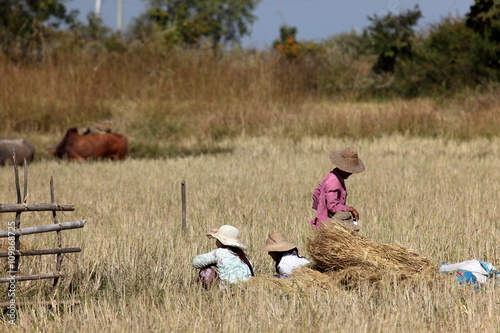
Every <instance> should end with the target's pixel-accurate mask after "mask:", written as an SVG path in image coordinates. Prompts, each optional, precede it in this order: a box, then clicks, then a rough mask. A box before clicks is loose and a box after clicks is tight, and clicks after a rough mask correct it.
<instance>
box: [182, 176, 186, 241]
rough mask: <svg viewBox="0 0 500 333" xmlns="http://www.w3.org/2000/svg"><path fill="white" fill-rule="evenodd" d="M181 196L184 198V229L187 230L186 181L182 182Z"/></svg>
mask: <svg viewBox="0 0 500 333" xmlns="http://www.w3.org/2000/svg"><path fill="white" fill-rule="evenodd" d="M181 198H182V231H184V232H186V182H185V181H184V180H183V181H182V182H181Z"/></svg>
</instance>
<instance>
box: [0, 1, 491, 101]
mask: <svg viewBox="0 0 500 333" xmlns="http://www.w3.org/2000/svg"><path fill="white" fill-rule="evenodd" d="M258 2H259V0H231V1H228V0H187V1H186V0H149V3H148V4H149V6H148V9H147V11H146V12H144V13H142V14H141V15H140V16H139V17H137V18H136V19H135V20H134V22H133V23H132V24H131V25H130V26H129V27H128V28H127V29H126V31H124V33H123V34H119V33H117V32H115V31H113V30H111V29H110V28H109V27H106V26H105V25H104V24H103V22H102V20H101V19H100V18H99V17H97V16H96V15H95V14H93V13H91V14H89V15H88V16H87V22H85V23H84V22H81V21H80V20H78V19H77V15H78V12H76V11H68V10H67V8H66V6H65V5H64V3H65V1H63V0H37V1H33V0H3V1H1V2H0V44H1V56H2V61H9V62H15V63H34V62H37V61H41V60H43V59H44V58H46V57H53V56H56V55H57V53H59V52H62V51H64V52H68V50H69V51H71V49H75V50H81V49H82V48H87V49H90V50H91V51H92V52H94V53H99V52H115V53H122V54H126V52H127V50H129V49H130V48H131V46H132V45H136V44H137V43H141V44H142V45H144V46H145V48H153V49H155V50H159V51H162V50H176V51H179V52H183V51H184V50H190V51H191V50H193V49H194V50H197V49H206V48H209V49H210V50H211V52H212V53H213V55H214V58H217V57H220V56H221V55H222V54H225V53H228V52H231V51H232V50H234V49H240V50H241V45H240V42H241V39H242V38H243V37H244V36H246V35H248V34H249V31H250V28H251V25H252V24H253V22H255V20H256V19H257V17H256V16H255V15H254V14H253V11H254V10H255V8H256V6H257V4H258ZM421 18H422V12H421V11H420V9H419V8H418V6H415V7H414V8H413V9H410V10H407V11H405V12H401V13H398V14H394V13H389V14H387V15H385V16H377V15H374V16H371V17H369V18H368V19H369V24H368V26H367V27H366V28H364V29H363V31H361V32H355V31H352V32H350V33H344V34H338V35H334V36H332V37H331V38H328V39H326V40H324V41H321V42H312V41H300V40H297V38H296V35H297V28H296V27H290V26H286V25H283V26H282V27H281V28H280V31H279V33H280V35H279V38H278V39H277V40H276V41H275V42H274V43H273V46H272V47H271V48H270V49H269V50H263V51H262V52H266V53H272V54H275V55H276V57H279V59H280V62H279V63H280V65H279V66H281V70H282V71H283V73H285V74H284V75H285V76H286V73H289V75H297V73H300V75H301V76H302V77H305V78H306V79H305V80H303V82H304V87H303V89H305V90H308V91H310V92H311V93H312V94H321V95H333V94H335V93H338V92H341V91H346V90H353V89H363V91H364V92H366V94H365V95H366V96H387V97H392V96H402V97H415V96H425V95H436V94H450V93H451V94H453V93H457V92H461V91H463V90H466V89H478V88H485V87H486V88H491V87H494V88H495V87H497V85H498V81H499V79H500V1H499V0H475V1H474V3H473V4H472V5H471V7H470V9H469V12H468V13H467V14H466V15H465V16H464V17H447V18H443V19H442V20H441V21H439V22H437V23H435V24H433V25H431V26H430V27H427V28H425V29H420V30H418V29H417V24H418V21H419V20H420V19H421ZM246 51H248V52H255V50H246Z"/></svg>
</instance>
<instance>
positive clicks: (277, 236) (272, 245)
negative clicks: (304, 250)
mask: <svg viewBox="0 0 500 333" xmlns="http://www.w3.org/2000/svg"><path fill="white" fill-rule="evenodd" d="M296 247H297V245H295V244H292V243H290V242H288V241H287V240H286V238H285V236H284V235H283V234H282V233H281V232H279V231H274V232H271V233H270V234H269V235H268V236H267V239H266V244H264V245H262V246H261V247H260V248H259V250H261V251H266V252H285V251H290V250H292V249H295V248H296Z"/></svg>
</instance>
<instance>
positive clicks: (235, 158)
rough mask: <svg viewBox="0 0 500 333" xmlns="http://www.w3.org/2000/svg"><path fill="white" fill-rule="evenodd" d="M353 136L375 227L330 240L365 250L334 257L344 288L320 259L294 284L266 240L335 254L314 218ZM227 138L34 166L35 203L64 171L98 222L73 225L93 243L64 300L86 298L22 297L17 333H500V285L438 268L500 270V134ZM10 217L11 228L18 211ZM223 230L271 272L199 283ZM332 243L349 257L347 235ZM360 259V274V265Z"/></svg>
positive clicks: (9, 187) (354, 195)
mask: <svg viewBox="0 0 500 333" xmlns="http://www.w3.org/2000/svg"><path fill="white" fill-rule="evenodd" d="M348 145H349V146H353V147H355V148H356V149H358V151H359V154H360V157H361V158H362V159H363V161H364V162H365V164H366V167H367V169H366V172H364V173H362V174H358V175H354V176H352V177H351V178H349V179H348V181H347V183H346V184H347V188H348V191H349V196H348V202H349V203H350V204H352V205H353V206H355V207H356V209H357V210H358V211H359V212H360V220H359V223H360V227H361V232H360V234H359V235H357V237H355V239H351V238H350V237H351V236H348V235H344V234H342V230H340V231H339V230H337V229H334V231H335V232H334V233H333V234H329V235H328V237H337V238H339V237H340V238H339V240H338V241H339V242H342V241H343V240H342V238H344V241H345V240H349V242H351V241H352V242H354V243H353V244H359V246H360V247H361V249H359V251H358V250H353V248H352V246H354V245H353V244H348V247H345V250H346V251H345V252H339V253H336V254H335V256H336V257H335V256H328V257H325V258H322V261H323V262H324V264H326V265H336V268H337V272H343V273H344V275H345V276H343V277H342V276H338V277H336V278H337V281H339V282H340V283H332V281H334V278H335V277H334V276H333V275H331V274H332V272H326V271H325V272H324V273H323V272H317V271H314V272H311V271H310V270H307V269H305V270H304V271H300V272H297V274H296V276H295V277H294V278H292V279H290V280H288V281H285V280H279V279H276V278H273V277H272V275H273V274H274V267H273V264H272V262H271V259H270V257H269V256H268V255H267V254H265V253H262V252H260V251H258V250H257V249H258V247H259V246H261V245H262V244H263V243H264V242H265V239H266V237H267V235H268V233H269V232H271V231H274V230H280V231H282V232H283V233H284V234H285V235H286V237H287V239H288V240H289V241H291V242H294V243H295V244H297V245H298V247H299V252H300V254H301V255H303V256H305V257H307V258H308V259H310V260H312V259H313V258H314V256H316V257H317V258H320V257H318V255H317V254H315V252H314V251H311V253H309V248H310V246H308V240H314V239H315V238H314V237H315V235H314V233H313V231H312V230H311V227H310V225H309V223H308V221H309V220H310V219H311V218H312V216H313V211H312V210H311V191H312V190H313V189H314V187H315V186H316V185H317V183H318V182H319V181H320V180H321V179H322V177H323V176H324V174H325V173H326V172H328V171H329V170H330V168H331V165H330V162H329V160H328V151H329V150H330V149H333V148H343V147H346V146H348ZM220 146H221V148H230V149H227V150H224V151H229V152H228V153H221V154H218V155H197V156H188V157H185V158H170V159H156V160H153V159H151V160H139V159H131V158H129V159H127V160H125V161H123V162H119V163H113V162H111V161H102V162H89V163H65V162H58V161H55V160H44V161H35V162H34V163H33V164H31V165H30V184H29V190H30V192H29V196H28V202H31V203H33V202H44V201H46V200H49V199H50V197H49V192H48V182H49V177H50V176H51V175H53V176H54V183H55V193H56V198H55V200H56V202H60V203H72V204H75V208H76V209H75V211H74V212H67V213H65V214H61V222H65V221H73V220H79V219H86V220H87V221H88V222H87V224H86V225H85V228H83V229H78V230H75V231H72V232H70V233H67V234H64V235H63V240H64V243H63V246H65V245H71V246H80V247H81V248H82V250H83V251H82V252H81V253H78V254H72V255H71V256H66V257H65V259H64V261H63V268H64V270H65V271H67V272H69V275H68V276H67V277H65V278H63V279H61V281H60V284H61V285H60V290H59V293H58V299H59V300H63V301H75V302H76V301H78V302H80V305H76V306H61V307H56V308H48V307H45V306H39V305H38V306H37V305H32V306H27V307H22V308H20V309H18V315H19V317H18V321H17V324H16V326H15V327H10V326H8V324H7V323H5V322H3V323H2V324H1V325H2V327H3V328H4V329H9V330H10V331H11V332H36V331H40V332H64V331H69V332H96V331H108V332H137V331H151V332H193V331H196V332H241V331H243V332H311V331H314V332H335V331H341V332H387V331H395V332H410V331H411V332H436V331H445V332H449V331H458V330H459V331H461V332H472V331H477V330H481V331H484V332H496V331H497V330H498V327H500V318H499V316H498V309H499V304H500V293H499V292H498V285H496V286H495V285H491V286H489V287H488V288H485V289H481V290H478V291H475V290H474V289H473V288H467V287H466V288H463V287H459V286H458V284H457V283H456V279H455V278H454V277H452V276H447V275H444V274H443V275H439V276H438V279H439V280H437V281H438V283H436V282H435V281H436V280H434V279H433V278H428V277H427V276H426V275H425V272H426V267H428V265H431V266H432V265H434V263H440V262H441V261H445V262H448V263H454V262H460V261H463V260H468V259H473V258H478V259H482V260H484V261H488V262H491V263H493V264H494V265H495V266H497V267H498V266H500V248H499V244H500V238H499V237H500V232H499V228H500V226H499V224H498V221H500V210H499V208H498V207H499V206H498V202H500V182H499V181H498V179H500V168H498V161H499V160H500V141H499V140H498V139H475V140H471V141H454V140H445V139H423V138H410V137H404V136H388V137H382V138H379V139H362V140H349V139H333V138H307V137H304V138H302V139H300V140H286V139H276V138H271V137H259V138H249V137H239V138H237V139H235V140H231V141H225V142H221V143H220ZM182 180H185V181H186V192H187V230H186V232H185V233H184V232H183V231H182V229H181V196H180V190H181V187H180V184H181V181H182ZM0 184H2V185H1V186H2V187H1V191H0V202H2V203H12V202H15V200H16V194H15V187H14V183H13V172H12V170H11V169H10V168H3V169H0ZM2 218H3V220H2V223H4V225H5V223H6V222H7V221H8V220H10V219H11V218H12V216H3V217H2ZM40 221H42V222H45V223H40ZM22 223H23V226H24V227H29V226H32V225H35V224H49V223H52V221H51V215H50V213H49V214H43V213H36V214H32V215H29V216H28V215H26V216H25V215H23V222H22ZM223 224H232V225H234V226H236V227H238V229H239V230H240V232H241V234H240V237H241V239H242V241H243V242H244V243H245V245H246V246H247V248H248V254H249V257H250V259H251V261H252V262H253V263H254V266H255V270H256V273H257V278H256V279H255V280H252V281H251V282H249V283H242V284H239V285H236V286H231V287H229V288H223V289H220V290H217V289H213V290H210V291H208V292H206V291H203V290H202V289H201V288H199V287H198V286H196V285H194V284H193V281H194V279H195V277H196V270H195V269H194V268H192V267H191V265H190V263H191V260H192V259H193V258H194V256H196V255H197V254H200V253H204V252H208V251H210V250H212V249H213V248H214V241H213V240H210V239H208V238H207V237H206V236H205V233H206V232H207V230H209V228H210V227H212V226H214V227H220V226H221V225H223ZM51 237H55V235H47V236H46V238H42V237H40V238H38V237H31V236H26V237H25V239H26V242H27V243H26V247H27V248H29V249H44V248H47V247H49V246H53V244H54V243H55V238H51ZM324 242H329V238H328V239H326V238H325V240H324ZM309 244H311V243H309ZM322 246H326V247H328V246H333V247H332V248H331V249H332V251H333V250H334V249H335V251H338V249H336V248H335V246H336V245H335V244H330V243H328V244H324V245H322ZM356 246H357V245H356ZM348 249H349V250H350V251H352V252H353V253H352V256H350V255H349V253H348V252H347V250H348ZM410 249H411V251H410ZM366 250H368V251H366ZM388 253H389V255H388ZM415 253H416V254H417V255H415ZM365 256H366V260H360V258H361V259H364V258H365ZM337 259H339V261H337ZM353 261H355V262H356V263H358V264H359V265H357V266H353V267H357V268H356V270H357V271H349V269H350V268H349V267H350V266H351V263H352V262H353ZM53 263H54V260H53V258H52V257H51V258H48V259H47V260H45V259H40V258H37V259H35V258H33V259H26V260H23V261H22V262H21V269H28V270H30V271H35V272H38V271H42V272H45V271H50V270H51V269H53V266H52V265H53ZM366 263H368V265H367V266H362V265H363V264H366ZM415 263H416V264H415ZM413 264H415V266H414V267H412V265H413ZM27 265H29V266H27ZM328 267H330V266H328ZM359 267H361V268H363V269H366V271H367V275H363V276H362V279H358V280H356V281H360V282H359V283H356V284H355V285H354V284H349V283H345V281H347V280H346V277H347V276H349V277H350V279H351V281H353V280H352V278H353V276H355V274H356V273H359V272H358V271H359V270H358V268H359ZM367 267H368V268H367ZM379 268H383V269H384V270H385V269H386V268H387V269H388V270H391V271H396V272H398V274H399V273H401V272H407V271H408V270H410V271H411V272H412V276H413V275H414V274H419V275H420V276H421V277H422V278H416V279H413V280H412V281H411V282H410V279H396V278H394V276H391V275H388V276H383V277H382V278H380V271H379V270H378V269H379ZM371 273H374V274H375V277H376V278H375V279H373V280H374V281H377V284H376V286H375V285H374V284H373V283H370V280H371V278H370V276H369V275H370V274H371ZM401 274H403V273H401ZM405 274H406V273H405ZM424 276H425V278H424ZM339 286H340V287H339ZM50 287H51V282H48V281H41V282H36V283H35V282H26V283H23V284H19V290H18V294H17V296H18V300H19V301H21V300H23V299H28V300H32V301H35V302H36V301H43V300H46V299H47V297H48V295H49V294H50Z"/></svg>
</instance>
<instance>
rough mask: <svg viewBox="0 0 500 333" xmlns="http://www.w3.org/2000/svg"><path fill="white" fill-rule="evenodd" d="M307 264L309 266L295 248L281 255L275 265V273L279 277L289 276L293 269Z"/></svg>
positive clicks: (307, 261)
mask: <svg viewBox="0 0 500 333" xmlns="http://www.w3.org/2000/svg"><path fill="white" fill-rule="evenodd" d="M307 264H309V260H307V259H306V258H304V257H301V256H300V255H299V253H298V250H297V249H296V248H295V249H292V250H290V251H287V252H284V253H283V255H282V256H281V259H280V260H279V262H278V263H277V265H276V273H278V274H280V275H290V274H292V271H293V270H294V269H296V268H299V267H302V266H304V265H307Z"/></svg>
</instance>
